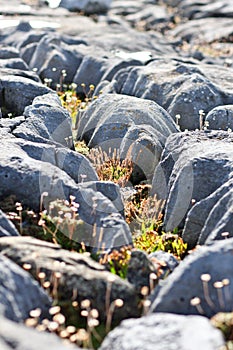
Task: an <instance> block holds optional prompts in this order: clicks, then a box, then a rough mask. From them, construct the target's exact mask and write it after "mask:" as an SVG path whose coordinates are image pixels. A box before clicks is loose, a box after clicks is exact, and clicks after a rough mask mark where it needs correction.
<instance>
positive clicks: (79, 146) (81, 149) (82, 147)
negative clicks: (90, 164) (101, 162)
mask: <svg viewBox="0 0 233 350" xmlns="http://www.w3.org/2000/svg"><path fill="white" fill-rule="evenodd" d="M74 147H75V151H76V152H78V153H81V154H83V155H84V156H88V155H89V153H90V149H89V147H88V146H87V145H86V143H85V142H84V141H76V142H75V143H74Z"/></svg>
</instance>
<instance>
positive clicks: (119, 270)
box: [99, 246, 132, 278]
mask: <svg viewBox="0 0 233 350" xmlns="http://www.w3.org/2000/svg"><path fill="white" fill-rule="evenodd" d="M131 250H132V247H131V246H124V247H121V248H120V250H116V249H114V250H113V251H112V252H111V253H107V254H105V255H104V256H103V257H100V259H99V263H100V264H102V265H105V266H106V268H107V269H108V270H109V271H110V272H112V273H113V274H114V275H118V276H120V277H121V278H126V275H127V269H128V264H129V260H130V256H131Z"/></svg>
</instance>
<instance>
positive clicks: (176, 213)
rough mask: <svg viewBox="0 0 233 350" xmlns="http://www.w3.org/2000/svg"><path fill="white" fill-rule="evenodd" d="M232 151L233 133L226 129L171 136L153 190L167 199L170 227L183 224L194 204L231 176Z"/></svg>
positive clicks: (170, 228)
mask: <svg viewBox="0 0 233 350" xmlns="http://www.w3.org/2000/svg"><path fill="white" fill-rule="evenodd" d="M232 151H233V148H232V136H231V134H229V133H228V132H224V131H204V132H200V131H195V132H184V133H179V134H173V135H171V136H170V137H169V138H168V139H167V142H166V145H165V149H164V151H163V154H162V157H161V161H160V163H159V165H158V166H157V168H156V170H155V173H154V178H153V183H152V194H156V195H157V197H158V198H159V199H163V200H166V205H165V217H164V223H165V228H166V231H170V230H173V229H174V228H175V227H178V226H180V227H183V226H184V220H185V218H186V215H187V213H188V212H189V210H190V209H191V208H192V206H193V205H194V204H195V203H197V202H199V201H201V200H202V199H204V198H205V197H207V196H209V195H210V194H211V193H212V192H214V191H216V190H217V189H218V188H219V187H220V186H222V185H223V184H224V183H225V182H226V181H228V180H229V179H230V178H231V176H232V175H231V174H232V166H233V163H232V160H233V152H232ZM207 179H208V180H207Z"/></svg>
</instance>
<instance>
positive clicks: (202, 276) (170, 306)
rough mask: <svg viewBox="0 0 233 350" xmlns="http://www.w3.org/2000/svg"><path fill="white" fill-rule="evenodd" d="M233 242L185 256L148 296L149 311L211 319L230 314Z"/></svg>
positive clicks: (221, 242) (223, 241)
mask: <svg viewBox="0 0 233 350" xmlns="http://www.w3.org/2000/svg"><path fill="white" fill-rule="evenodd" d="M232 253H233V239H232V238H229V239H228V240H222V241H216V242H215V243H213V244H212V245H210V246H202V247H200V248H199V249H197V250H196V251H194V252H193V253H192V254H191V255H190V256H187V257H186V258H185V259H184V260H183V261H182V262H181V263H180V264H179V266H177V267H176V269H175V270H174V271H173V272H172V274H170V275H169V276H168V277H167V279H165V280H164V281H163V285H162V286H161V287H160V290H159V291H158V292H157V291H156V290H155V292H154V295H153V294H152V296H151V301H152V306H151V312H171V313H178V314H183V315H190V314H202V315H204V316H206V317H212V316H213V315H214V314H216V313H217V312H219V311H223V312H227V311H231V303H232V298H233V283H232V259H233V258H232V257H233V254H232Z"/></svg>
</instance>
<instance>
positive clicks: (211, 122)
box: [205, 105, 233, 131]
mask: <svg viewBox="0 0 233 350" xmlns="http://www.w3.org/2000/svg"><path fill="white" fill-rule="evenodd" d="M205 121H206V122H207V123H208V128H209V129H212V130H226V131H227V130H229V129H230V130H233V105H225V106H218V107H215V108H214V109H212V110H211V111H210V112H209V113H208V114H207V116H206V118H205Z"/></svg>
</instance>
